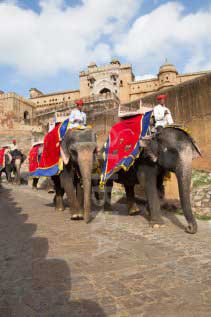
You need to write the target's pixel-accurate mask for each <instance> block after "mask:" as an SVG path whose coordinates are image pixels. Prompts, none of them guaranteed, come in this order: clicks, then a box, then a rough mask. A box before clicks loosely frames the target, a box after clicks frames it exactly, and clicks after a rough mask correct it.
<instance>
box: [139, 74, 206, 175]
mask: <svg viewBox="0 0 211 317" xmlns="http://www.w3.org/2000/svg"><path fill="white" fill-rule="evenodd" d="M162 93H166V94H167V95H168V101H167V103H168V107H169V108H170V109H171V112H172V115H173V118H174V120H175V123H179V124H184V125H185V126H187V127H188V129H189V130H190V132H191V134H192V136H193V137H194V139H195V140H196V142H197V144H198V145H199V147H200V149H201V151H202V154H203V157H202V158H199V159H196V160H195V161H194V162H193V166H194V167H195V168H198V169H207V170H211V73H210V74H208V75H205V76H201V77H199V78H196V79H193V80H190V81H188V82H186V83H183V84H180V85H177V86H176V87H171V88H168V89H165V90H162ZM156 95H157V94H152V95H150V96H147V97H145V98H143V102H144V103H150V104H153V105H155V103H156V100H155V99H156Z"/></svg>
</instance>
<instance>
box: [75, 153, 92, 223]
mask: <svg viewBox="0 0 211 317" xmlns="http://www.w3.org/2000/svg"><path fill="white" fill-rule="evenodd" d="M78 163H79V168H80V172H81V176H82V180H83V189H84V220H85V222H87V223H88V222H89V220H90V211H91V177H92V168H93V150H92V149H89V148H85V149H80V150H79V151H78Z"/></svg>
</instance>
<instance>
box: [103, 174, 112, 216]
mask: <svg viewBox="0 0 211 317" xmlns="http://www.w3.org/2000/svg"><path fill="white" fill-rule="evenodd" d="M112 188H113V181H112V180H108V182H107V183H106V185H105V188H104V210H105V211H112V207H111V193H112Z"/></svg>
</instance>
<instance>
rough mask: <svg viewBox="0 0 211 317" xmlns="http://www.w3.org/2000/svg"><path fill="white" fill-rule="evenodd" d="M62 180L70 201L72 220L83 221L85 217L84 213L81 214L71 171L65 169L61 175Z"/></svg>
mask: <svg viewBox="0 0 211 317" xmlns="http://www.w3.org/2000/svg"><path fill="white" fill-rule="evenodd" d="M60 179H61V183H62V186H63V188H64V190H65V193H66V195H67V198H68V201H69V205H70V212H71V219H79V218H80V219H81V218H82V217H83V213H82V212H81V208H80V204H79V201H78V199H77V196H76V191H75V187H74V184H73V176H72V173H71V171H69V170H67V169H66V168H65V169H64V171H63V172H62V174H61V175H60Z"/></svg>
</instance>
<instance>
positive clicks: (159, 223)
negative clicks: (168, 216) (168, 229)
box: [150, 218, 165, 229]
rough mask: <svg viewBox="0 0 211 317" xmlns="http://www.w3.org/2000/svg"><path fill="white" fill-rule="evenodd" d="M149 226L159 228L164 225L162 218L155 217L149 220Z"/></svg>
mask: <svg viewBox="0 0 211 317" xmlns="http://www.w3.org/2000/svg"><path fill="white" fill-rule="evenodd" d="M150 226H151V227H152V228H153V229H159V228H163V227H165V222H164V221H163V219H162V218H159V219H156V220H150Z"/></svg>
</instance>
